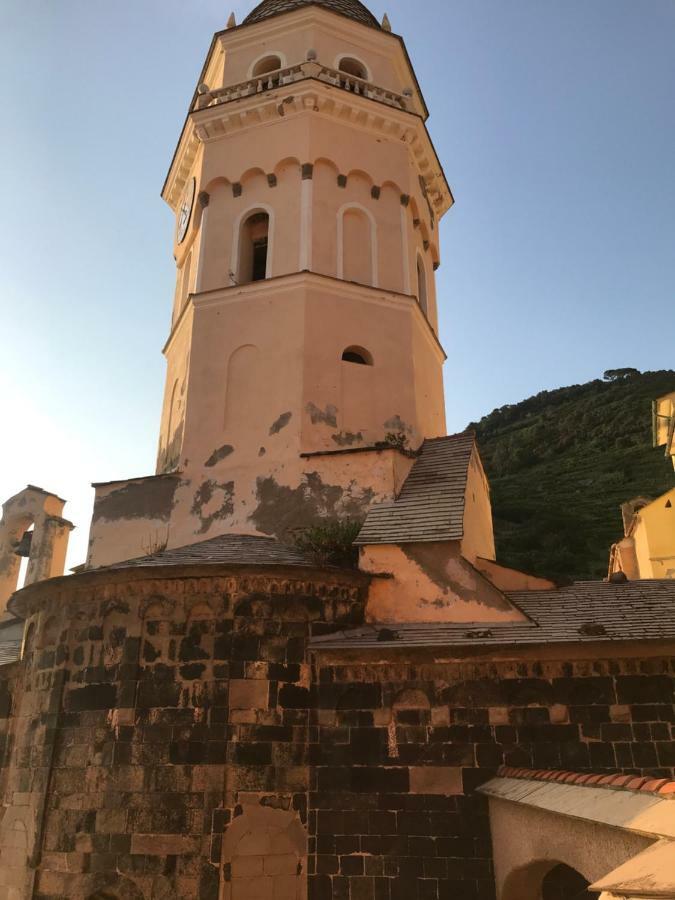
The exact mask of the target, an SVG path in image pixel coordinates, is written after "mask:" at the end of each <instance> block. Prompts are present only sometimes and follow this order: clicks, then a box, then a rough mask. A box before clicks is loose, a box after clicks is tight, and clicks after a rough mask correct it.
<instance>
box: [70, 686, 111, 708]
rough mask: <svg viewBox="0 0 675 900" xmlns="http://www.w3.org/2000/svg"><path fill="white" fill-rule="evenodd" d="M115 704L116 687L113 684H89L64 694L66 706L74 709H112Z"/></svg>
mask: <svg viewBox="0 0 675 900" xmlns="http://www.w3.org/2000/svg"><path fill="white" fill-rule="evenodd" d="M115 706H117V689H116V687H115V685H114V684H90V685H88V686H87V687H83V688H77V689H76V690H73V691H70V692H69V693H68V694H67V695H66V708H67V709H70V710H76V711H84V710H91V709H114V708H115Z"/></svg>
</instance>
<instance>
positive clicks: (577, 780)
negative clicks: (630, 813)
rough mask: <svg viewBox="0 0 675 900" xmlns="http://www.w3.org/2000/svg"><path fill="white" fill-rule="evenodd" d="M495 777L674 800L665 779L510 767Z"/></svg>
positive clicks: (670, 784) (671, 784) (674, 784)
mask: <svg viewBox="0 0 675 900" xmlns="http://www.w3.org/2000/svg"><path fill="white" fill-rule="evenodd" d="M497 777H498V778H519V779H523V780H526V781H541V782H549V781H555V782H558V783H562V784H574V785H578V786H581V787H593V788H602V789H608V790H624V791H640V792H643V793H651V794H658V795H659V796H660V797H672V798H673V799H675V781H671V780H670V779H667V778H657V779H655V778H642V777H636V776H634V775H587V774H583V773H580V772H579V773H574V772H537V771H533V770H532V769H516V768H511V767H510V766H501V767H500V768H499V769H498V770H497Z"/></svg>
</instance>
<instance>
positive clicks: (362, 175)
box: [347, 169, 375, 190]
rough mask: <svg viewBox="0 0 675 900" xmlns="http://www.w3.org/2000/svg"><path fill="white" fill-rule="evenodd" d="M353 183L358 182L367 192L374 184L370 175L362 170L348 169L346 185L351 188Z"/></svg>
mask: <svg viewBox="0 0 675 900" xmlns="http://www.w3.org/2000/svg"><path fill="white" fill-rule="evenodd" d="M354 181H356V182H357V183H358V182H360V183H361V184H363V185H364V186H365V187H367V188H368V190H370V189H371V188H372V187H373V185H374V184H375V181H374V180H373V177H372V175H370V174H369V173H368V172H366V171H365V170H364V169H350V171H349V172H348V174H347V184H348V185H349V186H350V187H351V186H352V183H353V182H354Z"/></svg>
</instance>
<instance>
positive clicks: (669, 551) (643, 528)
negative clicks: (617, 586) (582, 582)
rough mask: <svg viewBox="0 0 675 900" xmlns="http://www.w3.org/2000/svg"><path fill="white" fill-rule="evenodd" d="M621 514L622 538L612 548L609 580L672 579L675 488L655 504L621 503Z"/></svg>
mask: <svg viewBox="0 0 675 900" xmlns="http://www.w3.org/2000/svg"><path fill="white" fill-rule="evenodd" d="M621 512H622V514H623V523H624V537H623V538H622V539H621V540H620V541H619V542H618V543H616V544H614V546H613V547H612V551H611V554H610V562H609V574H610V577H611V576H612V575H613V574H615V573H617V572H623V573H624V574H625V575H626V576H627V577H628V578H630V579H631V581H633V580H637V579H644V578H675V488H673V489H672V490H670V491H668V492H667V493H665V494H663V495H662V496H661V497H657V499H656V500H648V499H646V498H644V497H639V498H637V499H636V500H631V501H629V502H628V503H624V504H623V506H622V507H621Z"/></svg>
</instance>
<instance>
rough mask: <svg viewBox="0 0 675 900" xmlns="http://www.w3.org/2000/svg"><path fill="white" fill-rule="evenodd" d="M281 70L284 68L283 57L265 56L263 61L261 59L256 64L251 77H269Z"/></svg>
mask: <svg viewBox="0 0 675 900" xmlns="http://www.w3.org/2000/svg"><path fill="white" fill-rule="evenodd" d="M281 68H283V63H282V61H281V57H280V56H278V55H277V54H276V53H270V54H269V55H268V56H263V58H262V59H259V60H258V62H257V63H255V65H254V66H253V69H252V70H251V77H252V78H259V77H260V76H261V75H269V74H270V73H271V72H278V71H279V69H281Z"/></svg>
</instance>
